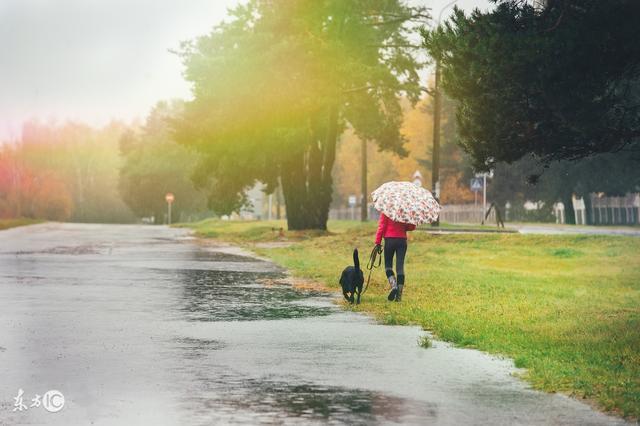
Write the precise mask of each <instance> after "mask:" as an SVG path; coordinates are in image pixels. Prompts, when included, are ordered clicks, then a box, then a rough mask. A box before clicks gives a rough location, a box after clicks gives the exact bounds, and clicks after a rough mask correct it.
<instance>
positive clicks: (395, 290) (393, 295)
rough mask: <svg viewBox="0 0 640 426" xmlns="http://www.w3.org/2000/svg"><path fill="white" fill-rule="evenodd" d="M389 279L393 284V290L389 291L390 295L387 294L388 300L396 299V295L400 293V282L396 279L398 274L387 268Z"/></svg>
mask: <svg viewBox="0 0 640 426" xmlns="http://www.w3.org/2000/svg"><path fill="white" fill-rule="evenodd" d="M387 280H389V284H390V285H391V292H390V293H389V296H387V300H388V301H392V300H396V295H397V294H398V282H397V281H396V276H395V275H393V271H392V270H390V269H387Z"/></svg>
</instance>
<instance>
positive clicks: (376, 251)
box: [361, 244, 382, 294]
mask: <svg viewBox="0 0 640 426" xmlns="http://www.w3.org/2000/svg"><path fill="white" fill-rule="evenodd" d="M381 254H382V247H380V246H379V245H377V244H376V245H375V246H374V247H373V250H371V254H370V255H369V261H368V262H367V269H368V270H369V276H368V277H367V285H365V286H364V290H362V293H361V294H364V293H365V292H366V291H367V289H368V288H369V280H371V273H372V272H373V270H374V269H375V268H378V267H379V266H380V265H381V264H382V256H381ZM376 260H377V263H376Z"/></svg>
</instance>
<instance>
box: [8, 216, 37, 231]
mask: <svg viewBox="0 0 640 426" xmlns="http://www.w3.org/2000/svg"><path fill="white" fill-rule="evenodd" d="M42 222H44V221H42V220H38V219H25V218H18V219H0V231H2V230H4V229H9V228H15V227H17V226H26V225H34V224H36V223H42Z"/></svg>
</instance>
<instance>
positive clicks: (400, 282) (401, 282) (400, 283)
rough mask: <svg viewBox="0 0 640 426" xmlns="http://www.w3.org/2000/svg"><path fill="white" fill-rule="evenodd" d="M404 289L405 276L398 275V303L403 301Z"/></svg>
mask: <svg viewBox="0 0 640 426" xmlns="http://www.w3.org/2000/svg"><path fill="white" fill-rule="evenodd" d="M403 288H404V274H402V275H400V274H398V291H397V293H396V299H395V300H396V302H400V301H401V300H402V289H403Z"/></svg>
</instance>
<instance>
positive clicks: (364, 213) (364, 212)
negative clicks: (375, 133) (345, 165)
mask: <svg viewBox="0 0 640 426" xmlns="http://www.w3.org/2000/svg"><path fill="white" fill-rule="evenodd" d="M361 157H362V167H361V169H362V170H361V172H362V175H361V176H360V192H361V193H362V196H361V198H360V220H361V221H362V222H366V221H367V219H368V218H369V212H368V210H369V209H368V206H367V200H368V198H369V197H368V196H367V195H368V194H367V140H366V139H364V138H363V139H362V155H361Z"/></svg>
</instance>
